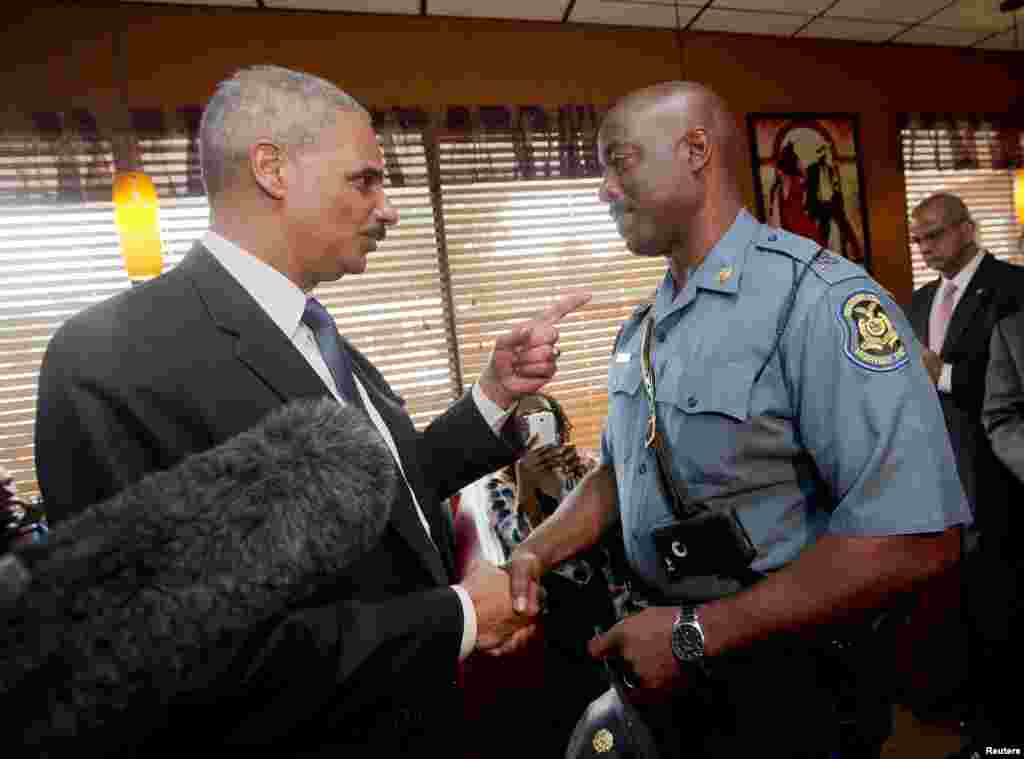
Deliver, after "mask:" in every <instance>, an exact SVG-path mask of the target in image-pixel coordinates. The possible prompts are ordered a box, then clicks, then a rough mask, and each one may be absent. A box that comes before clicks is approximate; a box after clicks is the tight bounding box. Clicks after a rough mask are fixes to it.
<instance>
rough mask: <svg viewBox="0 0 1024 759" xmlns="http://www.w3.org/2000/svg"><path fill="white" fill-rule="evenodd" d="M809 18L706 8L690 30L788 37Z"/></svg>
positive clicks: (809, 17) (809, 18)
mask: <svg viewBox="0 0 1024 759" xmlns="http://www.w3.org/2000/svg"><path fill="white" fill-rule="evenodd" d="M811 18H813V17H812V16H803V15H800V16H797V15H793V14H782V13H758V12H757V11H733V10H721V9H718V8H708V9H707V10H706V11H704V12H703V13H702V14H701V15H700V18H698V19H697V21H696V23H694V25H693V26H691V27H690V28H691V29H696V30H699V31H704V32H737V33H741V34H776V35H790V34H793V32H795V31H796V30H797V29H799V28H800V27H802V26H803V25H804V24H806V23H807V22H808V21H810V20H811Z"/></svg>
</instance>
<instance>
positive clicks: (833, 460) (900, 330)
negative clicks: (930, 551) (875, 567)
mask: <svg viewBox="0 0 1024 759" xmlns="http://www.w3.org/2000/svg"><path fill="white" fill-rule="evenodd" d="M798 312H799V313H794V317H795V319H794V321H796V322H797V323H796V324H794V325H792V329H791V331H790V332H789V333H788V335H787V339H786V340H785V341H784V345H785V348H786V351H785V354H786V355H785V356H784V358H783V360H784V361H785V362H786V366H787V367H788V370H789V373H790V376H791V381H792V383H793V395H794V403H795V405H796V410H797V415H798V418H797V424H798V428H799V433H800V436H801V440H802V442H803V444H804V446H805V447H806V448H807V450H808V451H809V452H810V454H811V456H812V457H813V458H814V461H815V463H816V465H817V467H818V471H819V473H820V474H821V476H822V478H823V479H824V481H825V482H826V483H827V484H828V485H829V486H830V488H831V489H832V494H833V496H834V503H835V504H836V505H835V509H834V511H833V513H832V517H831V521H830V524H829V531H830V532H832V533H837V534H847V535H895V534H901V533H921V532H936V531H941V530H943V529H945V528H947V527H949V526H952V525H956V524H968V523H970V521H971V516H970V511H969V509H968V506H967V501H966V498H965V497H964V493H963V489H962V488H961V486H960V481H959V478H958V476H957V469H956V462H955V460H954V457H953V452H952V449H951V447H950V443H949V437H948V434H947V432H946V426H945V420H944V418H943V415H942V411H941V408H940V406H939V401H938V396H937V394H936V392H935V389H934V387H933V386H932V383H931V382H930V380H929V379H928V375H927V373H926V370H925V368H924V365H923V364H922V362H921V349H920V345H919V343H918V342H917V340H916V338H915V337H914V336H913V332H912V330H911V328H910V325H909V324H908V322H907V321H906V318H905V317H904V315H903V312H902V310H901V309H900V308H899V306H898V305H896V303H894V302H893V301H892V299H891V298H890V297H889V296H888V295H887V294H886V293H885V292H884V290H882V289H881V288H880V287H878V285H877V284H876V283H874V282H873V281H872V280H870V279H868V278H866V277H853V278H850V279H846V280H844V281H841V282H839V283H835V284H823V285H821V286H820V287H819V288H816V289H814V291H813V292H812V293H811V295H810V297H809V298H805V299H802V302H801V303H800V306H799V307H798Z"/></svg>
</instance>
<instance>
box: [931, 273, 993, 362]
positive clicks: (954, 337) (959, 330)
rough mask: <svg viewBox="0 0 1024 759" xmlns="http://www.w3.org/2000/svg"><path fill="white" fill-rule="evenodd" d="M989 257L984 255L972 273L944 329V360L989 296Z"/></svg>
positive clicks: (990, 290)
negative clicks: (947, 325)
mask: <svg viewBox="0 0 1024 759" xmlns="http://www.w3.org/2000/svg"><path fill="white" fill-rule="evenodd" d="M990 260H992V259H991V257H990V256H989V255H988V254H987V253H986V254H985V257H984V258H982V260H981V264H980V265H979V266H978V270H977V271H976V272H974V276H973V277H971V281H970V282H968V283H967V291H966V292H965V293H964V294H963V296H962V297H961V298H960V301H959V302H958V303H957V304H956V310H955V311H953V318H952V319H950V321H949V327H948V328H947V329H946V339H945V340H944V341H943V343H942V356H943V358H946V357H947V356H948V355H949V353H950V352H955V351H956V349H957V348H958V347H959V346H958V345H957V343H958V341H959V340H960V337H961V336H962V335H963V333H964V331H965V330H966V329H967V327H968V326H969V325H970V324H971V323H972V322H973V321H974V316H975V314H977V312H978V309H979V308H981V307H982V306H983V305H984V304H985V303H986V302H987V301H988V299H989V297H990V296H991V294H992V292H993V290H992V283H991V282H990V281H989V280H990V279H991V275H992V269H991V267H990V265H989V263H990Z"/></svg>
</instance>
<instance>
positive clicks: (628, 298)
mask: <svg viewBox="0 0 1024 759" xmlns="http://www.w3.org/2000/svg"><path fill="white" fill-rule="evenodd" d="M442 175H443V169H442ZM599 184H600V180H597V179H575V180H546V181H533V182H487V183H478V184H456V185H447V186H443V187H442V201H443V202H442V204H443V208H444V217H445V232H446V237H447V243H448V261H449V265H450V268H451V278H452V291H453V300H454V304H455V321H456V333H457V336H458V344H459V352H460V357H461V361H462V369H463V382H464V383H465V384H466V385H467V386H468V385H469V384H471V383H472V382H474V381H475V380H476V379H477V378H478V377H479V376H480V373H481V371H482V370H483V366H484V362H485V361H486V360H487V357H488V355H489V353H490V350H491V347H492V345H493V343H494V339H495V338H496V337H497V336H498V335H499V334H501V333H502V332H504V331H505V330H507V329H509V327H510V326H511V325H513V324H515V323H517V322H520V321H523V320H526V319H529V318H531V317H533V316H534V315H535V314H537V313H538V312H540V311H541V310H542V309H543V308H544V307H546V306H547V305H549V304H550V303H551V302H553V301H554V300H555V298H556V297H557V296H558V295H559V294H561V293H564V292H566V291H568V290H570V289H574V288H579V287H585V288H588V289H589V290H591V291H592V292H593V294H594V298H593V300H592V301H591V303H590V305H588V306H587V307H586V308H584V309H582V310H581V311H579V312H577V313H574V314H571V315H570V316H569V317H567V318H566V319H564V320H563V321H562V322H561V326H560V331H561V339H560V346H561V348H562V357H561V358H560V359H559V362H558V367H559V369H558V375H557V376H556V378H555V380H554V381H553V382H551V383H550V384H549V385H548V386H547V388H546V392H549V393H550V394H551V395H553V396H555V397H556V398H557V399H558V400H559V402H561V403H562V405H563V406H564V407H565V409H566V413H567V414H568V416H569V419H570V420H571V421H572V423H573V424H574V426H575V432H574V437H575V441H576V443H577V445H579V446H581V447H589V448H592V449H595V450H596V449H597V448H598V446H599V442H600V434H601V429H602V427H603V425H604V419H605V415H606V413H607V387H606V385H607V373H608V360H609V354H610V352H611V348H612V342H613V341H614V339H615V335H616V333H617V332H618V329H619V326H620V325H621V324H622V322H623V321H624V320H625V319H626V318H627V317H628V316H629V314H630V313H631V312H632V310H633V308H634V307H635V306H636V305H637V304H638V303H640V302H642V301H644V300H647V299H648V298H650V296H651V295H652V293H653V292H654V289H655V288H656V286H657V284H658V282H660V281H661V278H662V277H663V276H664V273H665V262H664V260H663V259H661V258H653V259H646V258H637V257H634V256H632V255H631V254H629V253H628V252H627V251H626V250H625V248H624V246H623V243H622V240H621V238H620V237H619V235H618V232H617V231H616V229H615V225H614V223H613V222H612V220H611V218H610V217H609V215H608V210H607V207H606V206H605V205H604V204H603V203H601V202H600V200H599V199H598V197H597V190H598V186H599Z"/></svg>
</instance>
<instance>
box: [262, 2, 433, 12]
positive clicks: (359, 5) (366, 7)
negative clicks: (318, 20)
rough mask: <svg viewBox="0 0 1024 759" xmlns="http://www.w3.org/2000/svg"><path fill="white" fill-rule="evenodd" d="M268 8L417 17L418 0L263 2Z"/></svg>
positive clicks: (418, 10) (418, 9)
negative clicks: (404, 14) (405, 14)
mask: <svg viewBox="0 0 1024 759" xmlns="http://www.w3.org/2000/svg"><path fill="white" fill-rule="evenodd" d="M263 3H264V5H266V6H267V7H268V8H290V9H292V10H304V11H350V12H351V11H354V12H356V13H407V14H411V15H417V16H418V15H419V13H420V3H419V0H263Z"/></svg>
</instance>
